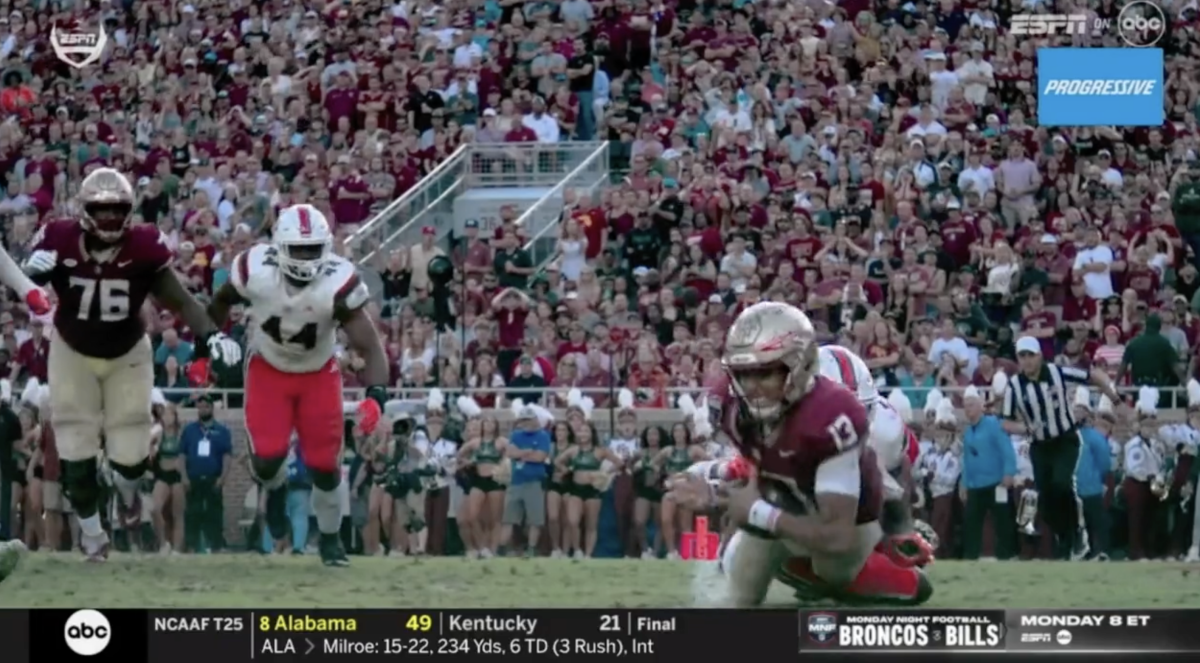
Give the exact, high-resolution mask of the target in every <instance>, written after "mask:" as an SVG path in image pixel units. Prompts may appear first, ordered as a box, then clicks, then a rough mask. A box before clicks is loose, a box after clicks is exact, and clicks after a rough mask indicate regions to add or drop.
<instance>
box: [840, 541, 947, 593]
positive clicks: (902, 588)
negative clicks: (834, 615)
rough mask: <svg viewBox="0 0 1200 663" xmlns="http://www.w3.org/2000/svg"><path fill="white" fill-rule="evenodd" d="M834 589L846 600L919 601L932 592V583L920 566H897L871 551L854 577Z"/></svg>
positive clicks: (882, 555) (888, 559) (885, 557)
mask: <svg viewBox="0 0 1200 663" xmlns="http://www.w3.org/2000/svg"><path fill="white" fill-rule="evenodd" d="M838 593H839V598H840V599H842V600H843V601H848V602H858V603H870V604H888V605H920V604H922V603H924V602H926V601H928V600H929V597H930V596H933V585H931V584H929V579H928V578H926V577H925V573H924V572H922V571H921V570H920V569H918V568H913V567H903V566H900V565H898V564H896V563H895V562H894V561H892V559H891V558H890V557H888V556H887V555H884V554H883V553H881V552H873V553H871V556H870V557H868V558H867V563H866V564H865V565H863V568H862V570H861V571H859V572H858V577H857V578H855V579H854V581H853V582H851V583H850V584H849V585H848V586H846V587H844V588H842V589H841V590H839V592H838Z"/></svg>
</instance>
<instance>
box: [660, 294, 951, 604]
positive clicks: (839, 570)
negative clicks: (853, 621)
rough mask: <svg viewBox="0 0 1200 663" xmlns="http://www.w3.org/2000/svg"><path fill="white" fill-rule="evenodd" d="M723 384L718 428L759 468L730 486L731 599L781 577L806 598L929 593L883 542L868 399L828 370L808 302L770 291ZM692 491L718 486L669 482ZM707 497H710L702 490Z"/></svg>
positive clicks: (750, 315)
mask: <svg viewBox="0 0 1200 663" xmlns="http://www.w3.org/2000/svg"><path fill="white" fill-rule="evenodd" d="M725 348H726V349H725V355H724V357H723V364H724V366H725V368H726V371H727V373H728V377H729V379H728V381H727V382H725V383H724V384H721V385H718V386H717V392H716V394H715V396H717V397H719V398H720V399H721V400H722V401H723V402H722V406H723V407H722V415H721V418H722V428H723V429H724V431H725V433H726V434H727V435H728V436H729V437H730V439H731V440H732V441H733V443H734V444H735V445H736V446H737V448H738V450H739V452H741V454H742V455H743V456H744V457H745V458H746V459H747V460H748V461H749V463H750V464H751V465H752V466H753V467H754V470H755V474H754V476H752V479H751V481H750V482H749V484H748V485H747V486H746V487H744V488H730V489H729V494H728V507H729V516H730V517H731V518H732V519H733V521H734V522H737V523H738V524H739V525H741V531H740V532H738V533H737V534H736V535H734V537H733V539H731V540H730V541H729V543H728V544H727V545H726V547H725V551H724V554H723V556H722V564H721V565H722V568H723V569H724V573H725V577H726V583H727V588H726V590H727V592H728V597H727V600H728V601H729V602H730V603H732V604H733V605H736V606H751V605H757V604H760V603H762V601H763V599H764V598H766V594H767V589H768V587H769V585H770V583H771V581H772V580H773V579H778V580H780V581H782V582H784V583H785V584H788V585H789V586H791V587H793V588H794V589H796V591H797V592H798V593H800V594H802V595H804V596H806V597H813V596H818V597H822V598H832V599H836V600H842V601H850V602H865V603H892V604H904V605H916V604H920V603H923V602H925V601H926V600H927V599H928V598H929V597H930V596H931V595H932V593H933V587H932V585H930V583H929V581H928V579H927V578H926V577H925V574H924V573H923V572H922V571H921V569H919V568H915V567H912V566H904V565H901V564H898V563H896V561H894V560H893V559H892V558H891V557H890V556H888V555H887V554H886V553H884V552H881V551H879V550H878V549H877V547H878V546H879V544H880V542H881V541H883V540H884V534H883V528H882V526H881V524H880V514H881V511H882V508H883V498H884V494H883V480H882V476H881V471H880V469H879V464H878V462H877V461H876V458H875V452H874V451H873V450H872V449H871V448H870V447H869V446H868V445H867V439H868V433H869V430H868V429H869V424H868V418H867V412H866V409H865V408H864V407H863V405H862V403H860V402H859V400H858V398H857V396H856V395H855V394H854V393H853V392H851V391H850V390H848V389H846V388H844V387H842V386H841V385H839V384H836V383H835V382H833V381H831V380H829V379H827V378H824V377H822V376H821V375H820V369H819V366H818V354H817V344H816V338H815V332H814V330H813V326H812V323H811V322H810V321H809V319H808V316H806V315H805V314H804V313H803V312H802V311H800V309H798V308H796V307H794V306H790V305H788V304H783V303H779V302H762V303H759V304H755V305H753V306H751V307H749V308H747V309H746V310H745V311H743V312H742V313H741V314H740V315H739V316H738V317H737V319H736V320H735V321H734V323H733V326H732V327H731V329H730V330H729V335H728V338H727V339H726V344H725ZM676 486H678V487H679V488H681V489H682V490H683V491H684V494H682V495H680V498H681V499H684V500H686V501H689V502H690V501H695V500H696V499H697V497H696V496H697V495H701V496H702V495H704V494H705V493H706V492H707V493H708V494H709V495H711V491H709V490H708V485H707V483H706V482H705V481H704V480H703V479H699V480H697V479H694V478H692V477H690V476H685V477H679V478H678V479H677V480H676V481H674V482H673V489H678V488H676ZM699 499H704V498H703V497H700V498H699Z"/></svg>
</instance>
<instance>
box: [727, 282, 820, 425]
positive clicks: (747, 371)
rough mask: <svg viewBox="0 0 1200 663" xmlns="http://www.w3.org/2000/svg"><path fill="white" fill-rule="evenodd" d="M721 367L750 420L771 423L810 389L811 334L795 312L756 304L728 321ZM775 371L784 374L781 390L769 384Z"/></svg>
mask: <svg viewBox="0 0 1200 663" xmlns="http://www.w3.org/2000/svg"><path fill="white" fill-rule="evenodd" d="M721 363H722V364H723V365H724V367H725V370H726V371H728V372H729V376H730V378H731V380H730V381H731V383H732V386H733V389H734V392H735V393H736V394H737V396H738V397H739V398H741V399H742V401H743V402H744V403H745V404H746V406H747V408H748V409H749V411H750V414H751V416H753V417H755V418H756V419H759V420H762V421H775V420H777V419H778V418H779V416H780V414H781V413H782V412H783V411H784V409H785V408H787V406H789V405H791V404H793V403H795V402H796V401H799V400H800V399H801V398H803V397H804V395H805V394H807V393H808V391H809V390H810V389H811V388H812V384H813V379H814V377H815V376H816V375H817V373H818V371H819V359H818V351H817V342H816V331H815V330H814V329H813V324H812V321H811V320H809V319H808V316H807V315H805V314H804V312H803V311H801V310H800V309H798V308H796V307H795V306H792V305H790V304H784V303H781V302H760V303H758V304H755V305H753V306H751V307H749V308H747V309H746V310H744V311H742V312H741V314H739V315H738V317H737V319H736V320H734V321H733V326H732V327H730V329H729V335H728V336H727V337H726V338H725V354H724V356H723V357H722V358H721ZM776 371H778V372H782V373H783V374H784V378H783V383H782V385H772V384H770V383H771V381H772V379H771V378H769V374H770V373H772V372H776ZM772 391H773V392H775V393H770V392H772Z"/></svg>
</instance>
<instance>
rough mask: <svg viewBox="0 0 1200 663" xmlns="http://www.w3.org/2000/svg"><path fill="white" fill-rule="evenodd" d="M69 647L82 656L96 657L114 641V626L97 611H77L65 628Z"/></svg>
mask: <svg viewBox="0 0 1200 663" xmlns="http://www.w3.org/2000/svg"><path fill="white" fill-rule="evenodd" d="M63 637H64V638H65V639H66V641H67V647H70V649H71V651H73V652H75V653H76V654H79V655H80V656H95V655H96V654H99V653H100V652H102V651H104V650H105V649H106V648H107V647H108V643H109V641H111V640H112V625H110V624H109V623H108V617H105V616H104V615H103V614H102V613H101V612H99V611H97V610H76V611H75V613H74V614H73V615H71V616H70V617H69V618H67V625H66V626H65V627H63Z"/></svg>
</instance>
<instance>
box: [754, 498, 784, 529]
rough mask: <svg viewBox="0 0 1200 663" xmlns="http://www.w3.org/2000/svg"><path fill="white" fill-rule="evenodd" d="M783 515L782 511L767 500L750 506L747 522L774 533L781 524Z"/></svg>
mask: <svg viewBox="0 0 1200 663" xmlns="http://www.w3.org/2000/svg"><path fill="white" fill-rule="evenodd" d="M782 514H783V511H782V510H780V509H779V508H778V507H776V506H773V505H771V504H770V503H769V502H767V501H766V500H756V501H755V502H754V504H752V505H751V506H750V515H749V517H748V518H747V522H748V523H749V524H750V525H752V526H754V527H757V528H758V529H761V530H765V531H767V532H771V533H774V532H775V526H776V525H778V524H779V516H780V515H782Z"/></svg>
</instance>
